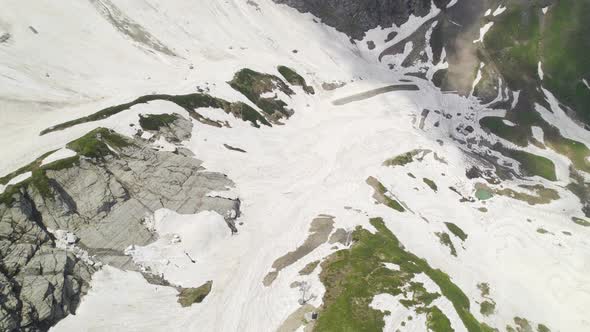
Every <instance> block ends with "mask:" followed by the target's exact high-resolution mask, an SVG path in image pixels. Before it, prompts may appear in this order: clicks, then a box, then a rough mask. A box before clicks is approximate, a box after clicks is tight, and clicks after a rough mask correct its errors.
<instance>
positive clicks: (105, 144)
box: [66, 128, 133, 159]
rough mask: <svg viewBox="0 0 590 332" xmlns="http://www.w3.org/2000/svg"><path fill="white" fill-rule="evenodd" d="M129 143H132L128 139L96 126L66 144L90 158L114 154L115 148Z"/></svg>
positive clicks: (117, 148)
mask: <svg viewBox="0 0 590 332" xmlns="http://www.w3.org/2000/svg"><path fill="white" fill-rule="evenodd" d="M131 145H133V143H132V142H131V141H130V140H129V139H127V138H125V137H123V136H121V135H119V134H117V133H116V132H114V131H112V130H110V129H107V128H96V129H94V130H93V131H91V132H89V133H87V134H86V135H84V136H82V137H80V138H78V139H77V140H74V141H72V142H70V143H68V144H67V145H66V146H67V147H68V148H69V149H71V150H73V151H76V152H77V153H78V154H79V155H81V156H84V157H87V158H91V159H104V158H105V157H106V156H116V155H117V152H116V151H117V150H121V149H123V148H125V147H128V146H131ZM111 149H112V150H111ZM113 150H115V151H113Z"/></svg>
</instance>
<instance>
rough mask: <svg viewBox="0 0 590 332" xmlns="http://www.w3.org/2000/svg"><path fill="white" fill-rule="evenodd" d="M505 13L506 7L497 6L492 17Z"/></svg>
mask: <svg viewBox="0 0 590 332" xmlns="http://www.w3.org/2000/svg"><path fill="white" fill-rule="evenodd" d="M505 11H506V7H504V6H502V5H500V6H498V8H497V9H496V10H494V13H493V14H492V15H493V16H498V15H500V14H502V13H503V12H505Z"/></svg>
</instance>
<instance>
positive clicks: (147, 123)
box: [139, 114, 178, 131]
mask: <svg viewBox="0 0 590 332" xmlns="http://www.w3.org/2000/svg"><path fill="white" fill-rule="evenodd" d="M176 120H178V115H177V114H146V115H142V114H140V115H139V125H140V126H141V128H142V129H143V130H152V131H158V130H160V128H162V127H170V125H171V124H173V123H174V121H176Z"/></svg>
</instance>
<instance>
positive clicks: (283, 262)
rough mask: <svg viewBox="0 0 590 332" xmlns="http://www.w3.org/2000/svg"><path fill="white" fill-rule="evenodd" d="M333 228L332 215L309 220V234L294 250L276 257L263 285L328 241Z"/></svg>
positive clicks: (270, 282)
mask: <svg viewBox="0 0 590 332" xmlns="http://www.w3.org/2000/svg"><path fill="white" fill-rule="evenodd" d="M333 229H334V217H332V216H328V215H320V216H318V217H317V218H315V219H314V220H313V221H312V222H311V226H310V227H309V236H308V237H307V239H305V242H303V244H302V245H301V246H299V247H298V248H297V249H295V250H294V251H290V252H288V253H287V254H285V255H283V256H281V257H279V258H277V259H276V260H275V261H274V263H273V264H272V268H273V269H274V270H273V271H271V272H269V273H268V274H267V275H266V276H265V277H264V280H263V281H262V283H263V284H264V286H270V285H271V284H272V283H273V281H274V280H275V279H276V278H277V276H278V274H279V272H281V270H282V269H284V268H286V267H288V266H290V265H291V264H293V263H295V262H297V261H298V260H299V259H301V258H303V257H305V256H306V255H307V254H309V253H310V252H312V251H314V250H315V249H316V248H317V247H319V246H320V245H322V244H323V243H325V242H326V241H328V236H329V235H330V233H331V232H332V230H333Z"/></svg>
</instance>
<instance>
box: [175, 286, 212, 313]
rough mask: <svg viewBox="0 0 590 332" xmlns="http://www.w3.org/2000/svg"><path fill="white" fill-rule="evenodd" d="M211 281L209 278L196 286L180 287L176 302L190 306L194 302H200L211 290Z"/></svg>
mask: <svg viewBox="0 0 590 332" xmlns="http://www.w3.org/2000/svg"><path fill="white" fill-rule="evenodd" d="M212 287H213V281H211V280H209V281H207V282H206V283H204V284H203V285H201V286H199V287H197V288H182V289H181V290H180V293H179V294H178V303H180V305H181V306H183V307H190V306H191V305H193V304H194V303H201V302H203V300H205V298H206V297H207V295H209V293H210V292H211V288H212Z"/></svg>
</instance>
